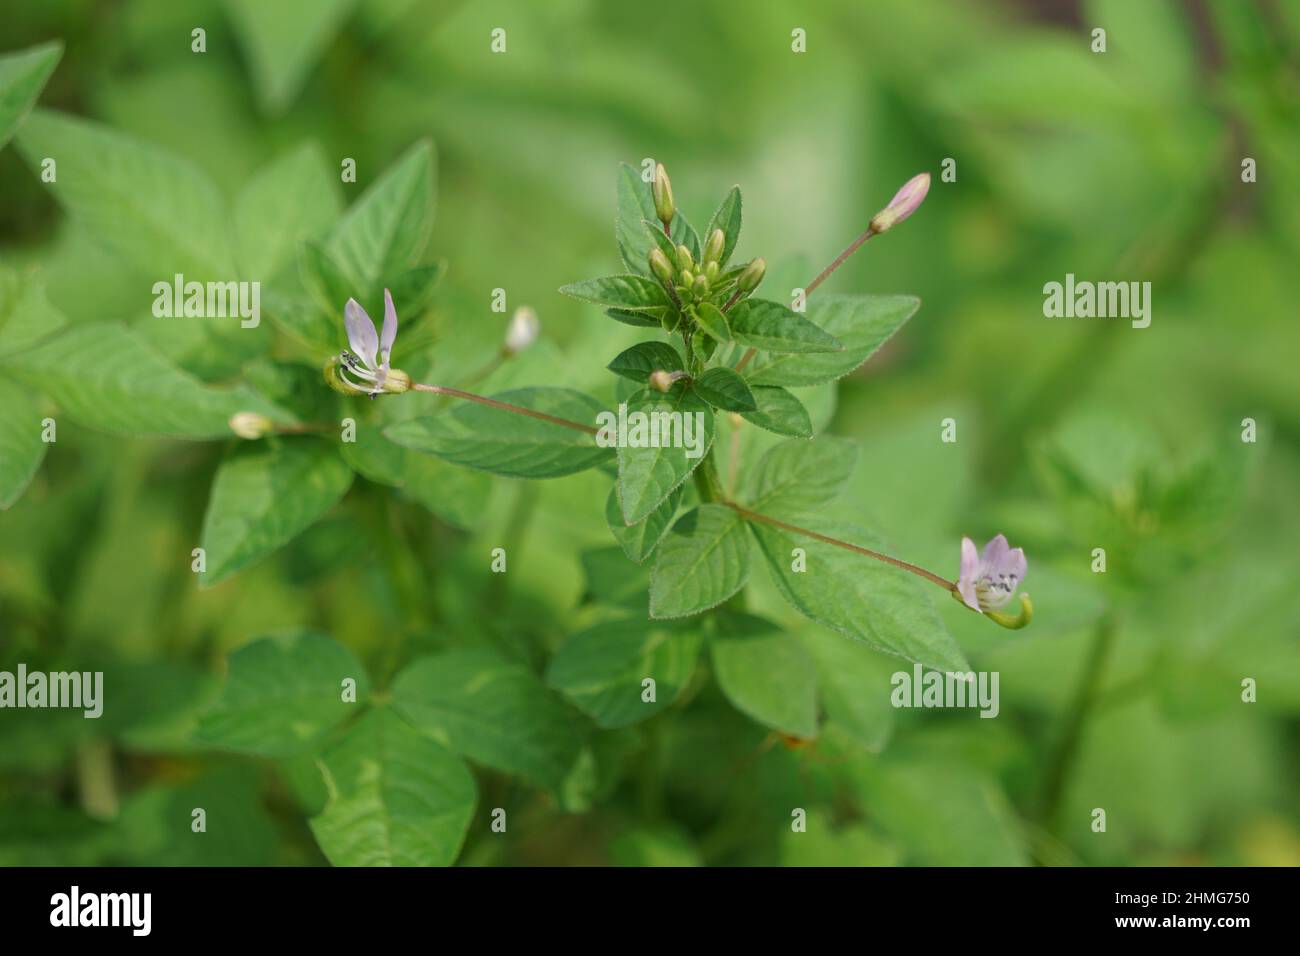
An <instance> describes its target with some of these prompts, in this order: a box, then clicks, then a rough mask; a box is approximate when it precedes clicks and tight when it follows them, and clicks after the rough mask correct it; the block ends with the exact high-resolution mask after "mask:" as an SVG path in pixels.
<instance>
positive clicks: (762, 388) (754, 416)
mask: <svg viewBox="0 0 1300 956" xmlns="http://www.w3.org/2000/svg"><path fill="white" fill-rule="evenodd" d="M750 393H751V394H752V395H753V396H754V403H755V404H756V405H757V406H758V408H757V409H756V410H755V411H752V412H741V413H740V414H741V417H742V418H744V419H745V420H746V421H749V422H753V423H754V424H755V425H757V426H758V427H759V428H766V429H767V430H768V431H770V432H776V433H777V434H778V435H789V436H791V437H793V438H811V437H812V419H810V418H809V417H808V409H806V408H804V407H803V402H801V401H799V399H797V398H795V397H794V395H792V394H791V393H790V392H787V391H786V390H785V389H783V388H777V387H776V386H774V385H755V386H754V387H753V388H751V389H750Z"/></svg>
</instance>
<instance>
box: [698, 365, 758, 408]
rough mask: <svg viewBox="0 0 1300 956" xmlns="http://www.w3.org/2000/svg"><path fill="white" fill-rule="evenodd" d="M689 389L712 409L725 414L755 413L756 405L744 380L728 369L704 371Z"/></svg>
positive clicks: (720, 368)
mask: <svg viewBox="0 0 1300 956" xmlns="http://www.w3.org/2000/svg"><path fill="white" fill-rule="evenodd" d="M691 387H692V388H694V389H695V394H696V395H698V396H700V398H702V399H704V400H705V401H706V402H708V403H709V404H710V405H712V406H713V407H714V408H721V409H722V410H723V411H727V412H755V411H758V403H757V401H755V399H754V393H753V392H752V391H750V388H749V386H748V385H746V384H745V380H744V379H743V378H741V377H740V376H739V375H737V374H736V373H735V372H733V371H732V370H731V369H729V368H723V367H721V366H719V367H717V368H711V369H706V370H705V371H704V373H703V374H702V375H701V376H700V377H699V378H697V379H696V380H695V381H694V382H693V383H692V384H691Z"/></svg>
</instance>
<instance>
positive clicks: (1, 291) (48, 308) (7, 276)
mask: <svg viewBox="0 0 1300 956" xmlns="http://www.w3.org/2000/svg"><path fill="white" fill-rule="evenodd" d="M67 324H68V319H67V317H66V316H65V315H64V314H63V313H62V312H60V311H59V310H58V309H56V308H55V307H54V306H53V305H52V304H50V300H49V298H48V297H47V296H46V294H45V284H44V283H43V282H42V281H41V279H40V278H39V276H38V275H37V274H34V273H28V272H20V271H19V270H17V269H8V268H0V355H6V356H11V355H15V354H17V353H18V352H21V351H22V350H23V349H28V348H31V347H32V346H33V345H35V344H36V343H37V342H39V341H41V340H42V339H46V338H49V337H50V336H51V335H53V334H54V333H55V332H58V331H60V330H61V329H63V327H64V326H66V325H67Z"/></svg>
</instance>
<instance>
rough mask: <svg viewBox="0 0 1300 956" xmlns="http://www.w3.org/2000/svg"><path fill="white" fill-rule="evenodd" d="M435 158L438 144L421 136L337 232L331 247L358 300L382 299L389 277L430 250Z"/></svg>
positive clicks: (375, 185) (414, 262) (389, 168)
mask: <svg viewBox="0 0 1300 956" xmlns="http://www.w3.org/2000/svg"><path fill="white" fill-rule="evenodd" d="M434 158H435V157H434V151H433V144H432V143H431V142H430V141H429V140H427V139H423V140H420V141H419V142H418V143H416V144H415V145H414V146H412V147H411V148H410V149H408V150H407V151H406V152H405V153H403V154H402V155H401V156H400V157H399V158H398V159H397V161H396V162H395V163H393V165H391V166H389V167H388V169H387V170H385V172H384V174H383V175H382V176H380V177H379V179H378V180H376V181H375V183H374V185H372V186H371V187H370V188H369V189H367V190H366V191H365V193H364V194H363V195H362V196H361V198H360V199H358V200H357V201H356V202H355V203H353V204H352V206H351V208H349V209H348V211H347V212H346V213H345V214H344V216H343V218H342V220H340V221H339V224H338V226H337V227H336V228H335V229H334V232H333V233H332V234H331V236H330V238H329V242H328V243H327V244H326V247H325V248H326V250H327V251H328V252H329V254H330V255H331V256H332V257H333V258H334V261H335V262H337V263H338V264H339V267H340V268H341V269H342V270H343V274H344V275H346V276H347V277H348V279H349V280H351V282H352V284H353V287H354V291H353V295H355V296H356V299H357V301H358V302H372V301H375V300H377V299H378V297H379V295H378V294H379V292H380V290H381V288H382V284H383V282H384V281H385V280H387V279H390V278H392V277H394V276H397V275H399V274H401V273H403V272H405V271H406V270H408V269H410V268H411V267H412V266H414V265H415V264H416V262H417V260H418V259H419V258H420V255H421V253H423V252H424V247H425V245H426V244H427V243H428V241H429V235H430V233H431V232H432V231H433V205H434V186H433V167H434ZM335 308H339V309H341V308H342V303H337V304H336V305H335ZM381 314H382V313H381Z"/></svg>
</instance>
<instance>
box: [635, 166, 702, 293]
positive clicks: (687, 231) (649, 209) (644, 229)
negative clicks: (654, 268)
mask: <svg viewBox="0 0 1300 956" xmlns="http://www.w3.org/2000/svg"><path fill="white" fill-rule="evenodd" d="M658 221H659V217H658V216H657V215H656V213H655V201H654V196H653V195H652V193H651V191H650V184H649V183H647V182H644V181H642V179H641V175H640V173H639V172H637V170H636V169H634V168H633V167H631V166H629V165H628V164H627V163H622V164H620V165H619V175H618V218H617V220H616V221H615V224H614V235H615V238H617V239H618V252H619V255H620V256H621V257H622V259H623V264H624V265H626V266H627V267H628V268H629V269H631V270H632V271H633V272H636V273H638V274H640V275H643V276H648V275H650V265H649V260H650V250H651V249H653V248H654V239H653V238H651V235H652V233H651V230H652V229H653V228H655V227H654V226H646V225H643V224H642V223H643V222H646V223H658ZM658 228H659V230H660V232H662V231H663V227H662V226H659V227H658ZM669 232H670V233H671V235H672V240H673V244H674V245H684V246H686V247H687V248H688V249H690V250H691V255H692V256H694V257H695V258H696V259H697V260H698V259H699V258H700V238H699V236H697V235H696V234H695V230H694V229H692V228H691V224H690V223H689V222H687V221H686V217H685V216H683V215H682V214H681V212H680V211H679V212H678V213H677V215H675V216H673V221H672V224H671V225H670V226H669Z"/></svg>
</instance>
